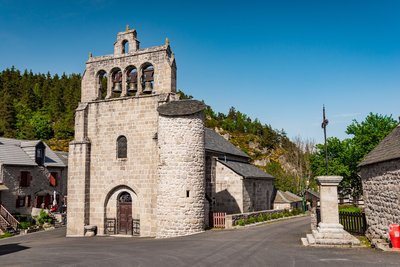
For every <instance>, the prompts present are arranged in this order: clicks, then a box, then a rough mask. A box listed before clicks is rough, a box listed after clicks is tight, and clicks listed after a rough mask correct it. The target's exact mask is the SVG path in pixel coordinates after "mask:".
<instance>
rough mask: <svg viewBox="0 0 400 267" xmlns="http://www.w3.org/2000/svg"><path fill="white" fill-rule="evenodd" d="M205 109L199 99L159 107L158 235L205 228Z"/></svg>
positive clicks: (178, 234)
mask: <svg viewBox="0 0 400 267" xmlns="http://www.w3.org/2000/svg"><path fill="white" fill-rule="evenodd" d="M204 108H205V105H204V104H203V103H202V102H200V101H197V100H178V101H172V102H169V103H167V104H164V105H162V106H159V107H158V112H159V121H158V144H159V156H160V164H159V180H158V189H157V231H156V237H157V238H163V237H174V236H182V235H189V234H195V233H199V232H201V231H203V230H204V211H205V178H204V176H205V148H204V114H203V110H204Z"/></svg>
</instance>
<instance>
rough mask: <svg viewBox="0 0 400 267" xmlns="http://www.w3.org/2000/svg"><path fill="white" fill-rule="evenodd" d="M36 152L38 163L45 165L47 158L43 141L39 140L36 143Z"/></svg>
mask: <svg viewBox="0 0 400 267" xmlns="http://www.w3.org/2000/svg"><path fill="white" fill-rule="evenodd" d="M35 149H36V152H35V162H36V164H37V165H40V166H42V165H44V159H45V149H46V147H45V145H44V144H43V143H42V142H39V143H38V144H37V145H36V148H35Z"/></svg>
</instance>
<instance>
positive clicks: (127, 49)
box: [122, 40, 129, 54]
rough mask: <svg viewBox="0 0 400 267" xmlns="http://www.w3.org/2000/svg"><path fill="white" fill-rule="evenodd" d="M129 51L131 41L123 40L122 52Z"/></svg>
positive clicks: (126, 52)
mask: <svg viewBox="0 0 400 267" xmlns="http://www.w3.org/2000/svg"><path fill="white" fill-rule="evenodd" d="M128 53H129V42H128V41H127V40H123V41H122V54H128Z"/></svg>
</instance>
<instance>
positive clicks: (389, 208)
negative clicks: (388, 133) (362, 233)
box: [361, 160, 400, 238]
mask: <svg viewBox="0 0 400 267" xmlns="http://www.w3.org/2000/svg"><path fill="white" fill-rule="evenodd" d="M361 178H362V186H363V197H364V202H365V215H366V217H367V224H368V230H367V236H368V237H370V238H387V237H388V231H389V225H390V224H391V223H397V224H398V223H400V160H392V161H387V162H381V163H376V164H372V165H366V166H362V167H361Z"/></svg>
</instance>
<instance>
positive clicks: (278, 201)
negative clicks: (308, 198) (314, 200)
mask: <svg viewBox="0 0 400 267" xmlns="http://www.w3.org/2000/svg"><path fill="white" fill-rule="evenodd" d="M302 208H303V199H302V198H301V197H299V196H297V195H295V194H293V193H292V192H289V191H286V192H283V191H281V190H278V191H277V192H276V195H275V199H274V210H284V209H286V210H293V209H302Z"/></svg>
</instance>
